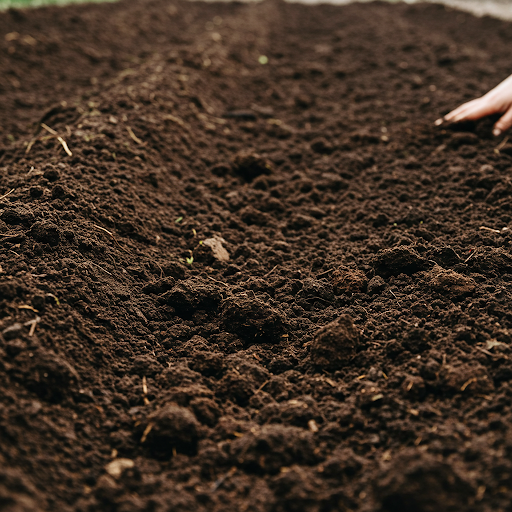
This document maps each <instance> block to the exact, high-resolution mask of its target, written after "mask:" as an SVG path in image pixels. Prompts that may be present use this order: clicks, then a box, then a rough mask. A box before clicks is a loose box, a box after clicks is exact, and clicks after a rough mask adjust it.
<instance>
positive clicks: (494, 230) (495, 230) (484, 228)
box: [480, 226, 501, 235]
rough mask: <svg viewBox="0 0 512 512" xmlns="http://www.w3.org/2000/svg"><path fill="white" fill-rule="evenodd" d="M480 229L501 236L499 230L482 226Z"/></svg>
mask: <svg viewBox="0 0 512 512" xmlns="http://www.w3.org/2000/svg"><path fill="white" fill-rule="evenodd" d="M480 229H483V230H485V231H492V232H493V233H498V235H501V231H500V230H499V229H493V228H488V227H487V226H480Z"/></svg>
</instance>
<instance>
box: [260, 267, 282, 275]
mask: <svg viewBox="0 0 512 512" xmlns="http://www.w3.org/2000/svg"><path fill="white" fill-rule="evenodd" d="M278 266H279V265H276V266H275V267H274V268H273V269H272V270H269V271H268V272H267V273H266V274H265V275H264V276H263V277H267V276H269V275H270V274H272V272H274V270H275V269H276V268H277V267H278Z"/></svg>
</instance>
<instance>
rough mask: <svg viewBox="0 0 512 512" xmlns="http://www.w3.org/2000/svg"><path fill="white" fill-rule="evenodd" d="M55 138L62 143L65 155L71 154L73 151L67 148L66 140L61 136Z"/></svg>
mask: <svg viewBox="0 0 512 512" xmlns="http://www.w3.org/2000/svg"><path fill="white" fill-rule="evenodd" d="M57 140H58V141H59V142H60V143H61V144H62V147H63V148H64V151H65V152H66V153H67V155H68V156H73V153H71V151H70V150H69V148H68V145H67V144H66V141H65V140H64V139H63V138H62V137H57Z"/></svg>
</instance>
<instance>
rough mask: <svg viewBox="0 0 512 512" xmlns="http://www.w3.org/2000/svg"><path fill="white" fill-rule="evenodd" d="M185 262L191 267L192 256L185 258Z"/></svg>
mask: <svg viewBox="0 0 512 512" xmlns="http://www.w3.org/2000/svg"><path fill="white" fill-rule="evenodd" d="M185 261H186V262H187V263H188V264H189V265H192V263H194V256H190V258H185Z"/></svg>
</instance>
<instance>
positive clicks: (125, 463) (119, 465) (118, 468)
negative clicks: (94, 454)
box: [105, 459, 135, 478]
mask: <svg viewBox="0 0 512 512" xmlns="http://www.w3.org/2000/svg"><path fill="white" fill-rule="evenodd" d="M134 466H135V462H133V460H131V459H114V460H113V461H112V462H109V463H108V464H107V465H106V466H105V471H106V472H107V473H108V474H109V475H110V476H113V477H114V478H119V477H120V476H121V474H122V473H123V471H124V470H125V469H131V468H133V467H134Z"/></svg>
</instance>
